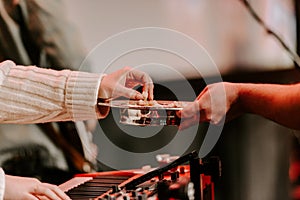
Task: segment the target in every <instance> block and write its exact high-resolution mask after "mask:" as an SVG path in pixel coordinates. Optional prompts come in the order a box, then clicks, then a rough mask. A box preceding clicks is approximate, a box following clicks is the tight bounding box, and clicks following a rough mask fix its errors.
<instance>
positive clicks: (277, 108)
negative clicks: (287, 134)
mask: <svg viewBox="0 0 300 200" xmlns="http://www.w3.org/2000/svg"><path fill="white" fill-rule="evenodd" d="M238 87H239V103H240V106H241V107H242V109H243V111H244V112H246V113H253V114H257V115H260V116H263V117H265V118H268V119H270V120H273V121H275V122H277V123H279V124H282V125H284V126H287V127H289V128H293V129H300V84H299V83H298V84H293V85H276V84H238Z"/></svg>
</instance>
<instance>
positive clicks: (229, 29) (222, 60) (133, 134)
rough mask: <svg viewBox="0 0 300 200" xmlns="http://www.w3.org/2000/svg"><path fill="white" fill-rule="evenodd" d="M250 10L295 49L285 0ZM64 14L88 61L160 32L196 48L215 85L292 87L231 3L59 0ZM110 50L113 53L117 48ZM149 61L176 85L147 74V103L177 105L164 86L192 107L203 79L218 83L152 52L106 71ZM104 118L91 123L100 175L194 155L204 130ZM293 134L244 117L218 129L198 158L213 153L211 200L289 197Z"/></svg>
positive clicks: (290, 4) (234, 0)
mask: <svg viewBox="0 0 300 200" xmlns="http://www.w3.org/2000/svg"><path fill="white" fill-rule="evenodd" d="M250 4H251V5H252V6H253V8H254V9H255V11H256V12H257V13H258V14H259V16H260V17H261V18H262V19H263V20H264V21H265V22H266V24H267V25H268V26H269V27H270V28H271V29H272V30H274V31H275V32H276V33H277V34H278V35H279V36H280V37H281V38H282V39H283V40H284V41H285V42H286V44H287V45H288V46H289V47H290V48H291V49H293V50H294V51H296V50H297V41H298V40H297V20H296V19H297V12H296V5H295V3H294V1H292V0H251V1H250ZM65 7H66V14H67V16H68V18H69V19H70V20H71V21H72V23H73V24H74V26H75V27H76V28H77V29H78V30H79V32H80V37H81V39H82V40H83V44H84V47H85V49H86V52H88V53H91V52H93V51H95V48H96V47H97V45H99V44H100V43H102V42H104V41H105V40H106V39H108V38H110V37H112V36H114V35H116V34H119V33H121V32H124V31H128V30H131V29H135V28H143V27H160V28H167V29H171V30H174V31H177V32H180V33H182V34H184V35H186V36H187V37H189V38H191V39H192V40H195V41H196V42H197V43H198V44H200V45H202V46H203V48H204V49H205V50H206V51H207V53H208V54H209V55H210V57H211V59H212V60H213V61H214V63H215V64H216V66H217V69H218V72H219V73H220V74H221V78H222V79H223V80H224V81H231V82H265V83H292V82H295V81H299V80H300V79H299V78H300V74H299V71H298V70H296V69H295V67H294V63H293V61H292V60H291V59H290V57H289V55H288V54H287V52H286V51H285V50H284V49H283V48H282V46H281V45H280V44H279V42H278V41H276V40H275V39H274V37H272V36H270V35H268V34H267V33H266V32H265V30H264V29H263V28H262V27H261V26H260V25H259V24H258V23H257V22H256V21H255V20H254V19H253V17H251V15H250V14H249V12H248V11H247V9H246V8H245V6H244V5H243V4H242V3H241V1H239V0H225V1H217V0H182V1H174V0H151V1H140V0H127V1H117V0H110V1H103V0H89V1H81V0H65ZM176 45H180V43H178V44H176ZM113 48H115V49H118V48H122V47H119V46H118V44H116V46H114V47H113ZM187 53H189V52H187ZM190 53H191V54H192V53H194V52H190ZM101 59H102V58H101V57H99V56H89V54H87V60H88V62H89V64H90V65H91V66H92V69H91V70H92V71H94V72H100V71H99V70H100V69H101V67H103V66H99V63H101ZM151 62H153V63H164V64H165V63H167V65H168V66H169V67H171V68H173V69H174V70H175V69H176V70H177V71H179V72H180V74H181V75H182V76H183V77H184V79H177V78H176V76H172V75H170V74H169V73H164V72H165V71H164V70H153V71H151V75H152V77H153V79H154V81H155V82H156V83H158V84H157V86H156V87H155V98H156V99H171V100H176V99H179V98H178V97H177V96H176V94H174V92H173V91H172V88H177V87H179V86H180V85H182V84H186V83H189V84H190V87H191V88H193V93H192V94H191V95H188V94H187V95H183V96H184V97H182V98H180V100H182V99H184V100H193V99H194V98H195V96H196V95H197V94H199V92H200V91H201V90H202V89H203V87H204V86H205V85H206V82H207V81H209V82H214V81H215V80H219V79H216V77H219V74H218V73H215V70H211V69H214V65H213V62H211V63H206V62H204V61H203V64H201V62H200V63H197V64H200V65H201V66H202V67H203V68H205V73H204V74H205V77H203V76H201V75H199V74H197V73H193V72H192V71H190V70H191V69H193V67H191V66H190V65H189V64H188V63H186V62H185V61H184V60H182V58H179V57H178V56H174V55H170V54H168V53H162V52H159V51H155V50H145V51H139V52H134V53H133V54H129V55H126V56H122V57H121V58H118V59H116V60H114V62H112V63H111V68H112V69H113V68H114V67H123V66H126V65H128V66H138V65H142V64H143V63H147V64H148V63H151ZM147 66H148V67H149V65H147ZM83 68H84V67H83ZM204 79H205V80H206V81H204ZM183 92H184V91H183ZM113 112H114V111H112V112H111V113H110V115H109V116H108V117H107V118H106V119H104V120H100V121H99V124H100V125H99V127H97V130H96V131H95V132H94V134H93V137H94V142H95V143H96V144H97V146H98V157H97V158H98V161H99V164H100V165H101V167H102V169H103V170H111V169H125V168H127V169H128V168H140V167H142V166H144V165H151V166H153V167H156V166H157V162H156V160H155V155H156V154H162V153H168V154H171V155H182V154H184V153H187V152H189V151H192V150H197V151H199V149H200V148H201V144H202V141H203V138H204V136H205V133H206V131H207V128H208V126H209V125H208V124H201V125H200V126H199V127H194V128H193V127H191V128H190V129H188V130H186V131H180V132H179V131H178V130H177V128H176V127H148V128H145V127H144V128H143V127H128V126H123V125H120V124H118V119H116V118H115V116H117V115H113ZM295 135H297V133H296V132H295V131H293V130H290V129H286V128H284V127H282V126H280V125H277V124H275V123H273V122H270V121H268V120H266V119H263V118H261V117H258V116H253V115H244V116H242V117H240V118H238V119H236V120H234V121H232V122H230V123H228V124H226V125H225V126H224V128H223V129H222V134H221V136H220V138H219V140H218V142H217V143H216V145H215V147H214V148H213V149H212V151H211V152H210V153H209V155H207V156H206V157H209V156H212V155H217V156H219V157H220V158H221V161H222V168H223V170H222V177H221V179H220V181H219V182H218V183H217V184H216V199H222V200H224V199H228V200H240V199H243V200H257V199H264V200H276V199H278V200H282V199H289V191H290V190H291V186H292V184H291V182H290V181H289V169H290V166H291V165H290V161H291V160H295V155H296V154H297V152H296V151H295V149H297V146H296V148H295V145H297V144H298V141H297V138H296V136H295ZM124 155H126V156H124ZM127 155H128V156H127ZM203 159H205V158H203Z"/></svg>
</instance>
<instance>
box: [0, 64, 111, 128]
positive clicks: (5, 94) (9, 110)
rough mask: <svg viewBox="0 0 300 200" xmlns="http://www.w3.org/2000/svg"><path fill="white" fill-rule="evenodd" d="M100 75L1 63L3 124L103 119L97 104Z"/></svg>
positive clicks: (0, 87)
mask: <svg viewBox="0 0 300 200" xmlns="http://www.w3.org/2000/svg"><path fill="white" fill-rule="evenodd" d="M101 77H102V76H101V75H99V74H92V73H86V72H78V71H77V72H76V71H70V70H62V71H55V70H50V69H44V68H38V67H35V66H28V67H24V66H17V65H15V64H14V63H13V62H12V61H5V62H2V63H0V123H41V122H49V121H71V120H72V121H81V120H86V119H96V118H102V117H104V115H105V114H106V113H105V114H104V115H103V116H102V115H101V114H100V113H99V112H97V109H96V103H97V97H98V88H99V86H100V82H101Z"/></svg>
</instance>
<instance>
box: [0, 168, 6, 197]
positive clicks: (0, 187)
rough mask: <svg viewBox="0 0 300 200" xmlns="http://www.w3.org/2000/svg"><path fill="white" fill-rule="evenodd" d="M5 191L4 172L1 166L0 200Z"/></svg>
mask: <svg viewBox="0 0 300 200" xmlns="http://www.w3.org/2000/svg"><path fill="white" fill-rule="evenodd" d="M4 191H5V174H4V171H3V169H2V168H0V200H3V198H4Z"/></svg>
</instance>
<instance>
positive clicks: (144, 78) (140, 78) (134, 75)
mask: <svg viewBox="0 0 300 200" xmlns="http://www.w3.org/2000/svg"><path fill="white" fill-rule="evenodd" d="M127 69H130V71H129V73H128V76H129V80H130V81H134V82H135V84H141V85H142V86H143V93H142V95H143V98H144V99H146V100H147V99H149V100H153V98H154V96H153V89H154V84H153V81H152V79H151V78H150V76H149V75H148V74H146V73H145V72H142V71H139V70H135V69H131V68H127ZM138 96H139V95H138ZM139 99H140V98H139Z"/></svg>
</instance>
